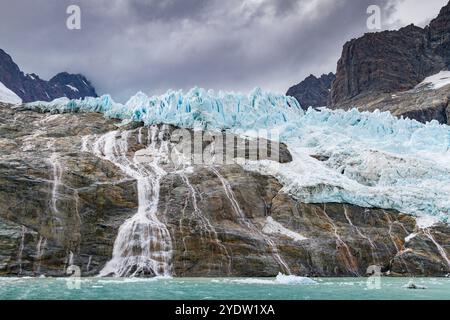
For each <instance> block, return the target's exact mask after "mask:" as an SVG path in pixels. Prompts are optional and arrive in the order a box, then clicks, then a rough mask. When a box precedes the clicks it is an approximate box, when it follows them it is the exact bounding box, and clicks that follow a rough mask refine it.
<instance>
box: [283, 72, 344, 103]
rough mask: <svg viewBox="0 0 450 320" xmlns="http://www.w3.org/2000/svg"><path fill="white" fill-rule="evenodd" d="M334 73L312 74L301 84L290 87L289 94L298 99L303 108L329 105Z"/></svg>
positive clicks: (334, 77)
mask: <svg viewBox="0 0 450 320" xmlns="http://www.w3.org/2000/svg"><path fill="white" fill-rule="evenodd" d="M334 79H336V76H335V75H334V73H331V72H330V73H329V74H323V75H322V76H321V77H320V78H316V77H315V76H313V75H310V76H309V77H307V78H306V79H305V80H303V81H302V82H300V83H299V84H297V85H295V86H293V87H291V88H289V90H288V92H287V93H286V95H287V96H292V97H294V98H296V99H297V101H298V102H299V103H300V106H301V107H302V108H303V109H305V110H306V109H308V108H309V107H313V108H319V107H325V106H327V105H328V100H329V98H330V91H331V84H332V83H333V81H334Z"/></svg>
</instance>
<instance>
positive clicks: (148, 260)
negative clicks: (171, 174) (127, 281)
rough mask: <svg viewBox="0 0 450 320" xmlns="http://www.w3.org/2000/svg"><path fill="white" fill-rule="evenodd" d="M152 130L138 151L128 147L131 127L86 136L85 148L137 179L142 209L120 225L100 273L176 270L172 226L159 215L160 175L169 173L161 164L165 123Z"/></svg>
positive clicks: (168, 272)
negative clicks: (170, 231)
mask: <svg viewBox="0 0 450 320" xmlns="http://www.w3.org/2000/svg"><path fill="white" fill-rule="evenodd" d="M148 130H149V145H148V146H147V148H146V149H145V150H143V151H142V150H140V151H138V152H136V153H134V154H133V153H132V152H131V151H129V148H128V139H129V137H130V134H131V132H130V131H125V132H119V131H112V132H109V133H107V134H105V135H102V136H100V137H97V136H94V141H93V143H92V145H89V141H87V140H88V139H83V151H90V152H92V153H93V154H95V155H96V156H98V157H100V158H103V159H105V160H108V161H110V162H112V163H113V164H115V165H116V166H117V167H118V168H120V169H121V170H122V171H123V172H124V173H125V174H126V175H128V176H130V177H132V178H134V179H136V181H137V191H138V210H137V212H136V214H135V215H134V216H132V217H131V218H130V219H128V220H127V221H125V223H124V224H122V226H121V227H120V228H119V233H118V235H117V238H116V240H115V242H114V249H113V254H112V259H111V260H110V261H109V262H108V263H107V264H106V265H105V267H104V268H103V269H102V270H101V271H100V276H115V277H133V276H142V275H151V276H170V275H171V274H172V240H171V238H170V233H169V230H168V229H167V227H166V226H165V224H164V223H162V222H161V221H159V219H158V217H157V215H156V213H157V208H158V201H159V188H160V179H161V178H162V177H163V176H164V175H165V174H166V172H165V171H164V170H163V168H162V167H161V166H160V164H161V162H162V161H163V160H165V159H166V157H167V154H168V152H167V150H168V144H169V142H168V141H164V139H163V135H164V131H163V130H165V127H163V130H162V131H160V130H159V129H158V127H156V126H153V127H150V128H149V129H148ZM139 136H140V135H139ZM139 139H141V138H140V137H139ZM158 142H160V143H159V147H158ZM141 151H142V152H141Z"/></svg>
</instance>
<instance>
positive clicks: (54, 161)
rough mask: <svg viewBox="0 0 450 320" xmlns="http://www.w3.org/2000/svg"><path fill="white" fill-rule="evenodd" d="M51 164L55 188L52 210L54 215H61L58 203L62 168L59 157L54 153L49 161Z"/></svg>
mask: <svg viewBox="0 0 450 320" xmlns="http://www.w3.org/2000/svg"><path fill="white" fill-rule="evenodd" d="M49 162H50V164H51V165H52V168H53V187H52V200H51V209H52V211H53V213H59V210H58V206H57V201H58V197H59V187H60V185H61V178H62V172H63V170H62V166H61V164H60V163H59V161H58V155H57V154H56V153H53V154H52V155H51V157H50V159H49Z"/></svg>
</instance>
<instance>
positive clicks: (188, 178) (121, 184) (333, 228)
mask: <svg viewBox="0 0 450 320" xmlns="http://www.w3.org/2000/svg"><path fill="white" fill-rule="evenodd" d="M175 129H176V128H175V127H172V126H158V127H143V126H142V124H140V123H130V124H128V125H126V126H124V125H119V122H118V121H115V120H107V119H105V118H104V117H103V116H102V115H100V114H96V113H65V114H50V113H39V112H35V111H29V110H26V109H24V108H21V107H16V108H12V107H11V106H8V105H2V104H0V148H1V150H2V153H1V154H0V275H20V276H38V275H48V276H64V275H66V272H67V269H68V267H69V266H77V267H79V268H80V269H81V274H82V275H83V276H88V275H91V276H92V275H98V274H103V275H114V274H115V275H128V276H129V275H132V274H134V275H141V276H149V275H155V274H164V273H165V271H167V272H170V274H172V275H176V276H274V275H276V274H277V273H278V272H283V273H293V274H298V275H308V276H356V275H365V273H366V271H367V268H368V267H369V266H371V265H378V266H381V267H382V271H383V272H385V273H387V274H391V275H403V276H410V275H426V276H431V275H433V276H443V275H445V274H447V273H449V271H450V269H449V268H450V265H449V260H448V256H449V250H450V249H449V248H450V237H449V235H450V229H449V227H448V225H447V224H443V223H441V224H436V225H433V226H423V225H420V224H419V223H418V222H417V221H416V219H415V218H414V217H412V216H409V215H405V214H403V213H400V212H397V211H393V210H382V209H377V208H361V207H358V206H354V205H346V204H334V203H331V204H306V203H301V202H299V201H297V200H295V199H294V198H293V197H292V196H290V195H289V194H287V193H285V192H284V190H283V186H282V185H281V184H280V182H279V181H277V180H276V179H275V178H273V177H271V176H265V175H261V174H258V173H254V172H249V171H246V170H244V169H243V167H242V166H240V165H239V164H228V165H225V164H222V165H219V164H214V163H212V164H210V165H189V166H186V165H185V163H184V162H183V161H181V162H180V161H176V159H174V158H172V157H166V156H165V155H166V153H167V150H169V149H173V148H174V144H175V143H176V142H177V141H178V139H175V138H174V135H173V132H174V130H175ZM187 142H188V143H189V141H187ZM211 146H212V144H211V142H210V143H205V144H203V146H202V148H201V149H200V150H195V151H194V152H196V153H195V154H196V155H200V153H201V154H204V152H205V150H209V151H210V152H211V150H212V149H211ZM208 148H209V149H208ZM214 150H215V149H214ZM279 150H280V151H281V152H280V157H279V160H280V161H281V162H289V161H291V156H290V153H289V150H288V149H287V148H286V146H284V145H280V148H279ZM156 151H157V152H156ZM171 154H173V153H171ZM175 154H178V153H175ZM180 159H182V157H181V158H180ZM146 197H150V198H146ZM154 197H157V200H158V201H156V202H154V201H153V200H154V199H155V198H154ZM148 203H156V204H157V205H156V206H154V207H146V206H147V204H148ZM141 210H144V211H145V212H150V213H151V214H150V215H144V216H142V215H141V214H140V212H142V211H141ZM148 248H151V249H152V250H151V252H147V251H146V250H147V249H148ZM143 255H147V256H146V258H148V257H151V259H150V262H151V263H148V261H142V260H141V257H142V256H143ZM115 264H116V265H115ZM117 264H120V265H121V266H123V268H117ZM113 267H114V268H113Z"/></svg>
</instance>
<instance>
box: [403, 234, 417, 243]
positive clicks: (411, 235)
mask: <svg viewBox="0 0 450 320" xmlns="http://www.w3.org/2000/svg"><path fill="white" fill-rule="evenodd" d="M415 237H417V233H411V234H410V235H409V236H407V237H406V238H405V242H410V241H411V240H412V239H414V238H415Z"/></svg>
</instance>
